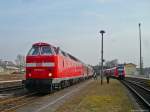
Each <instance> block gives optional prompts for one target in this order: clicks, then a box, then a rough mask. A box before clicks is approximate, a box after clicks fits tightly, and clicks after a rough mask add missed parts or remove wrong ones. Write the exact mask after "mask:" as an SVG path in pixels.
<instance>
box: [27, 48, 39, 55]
mask: <svg viewBox="0 0 150 112" xmlns="http://www.w3.org/2000/svg"><path fill="white" fill-rule="evenodd" d="M39 54H40V48H39V47H38V46H34V47H32V48H31V49H30V51H29V53H28V55H39Z"/></svg>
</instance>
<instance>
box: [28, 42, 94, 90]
mask: <svg viewBox="0 0 150 112" xmlns="http://www.w3.org/2000/svg"><path fill="white" fill-rule="evenodd" d="M92 74H93V69H92V68H91V67H89V66H86V65H85V64H83V63H82V62H81V61H80V60H78V59H77V58H75V57H74V56H72V55H70V54H69V53H66V52H64V51H62V50H61V49H60V48H57V47H54V46H52V45H50V44H48V43H35V44H33V45H32V48H31V49H30V51H29V53H28V54H27V56H26V80H25V87H26V88H27V89H28V90H33V89H37V90H41V89H42V90H52V89H53V88H56V87H57V88H61V87H64V86H66V85H72V84H73V83H75V82H77V81H79V80H81V79H82V80H83V79H86V78H89V77H91V76H92Z"/></svg>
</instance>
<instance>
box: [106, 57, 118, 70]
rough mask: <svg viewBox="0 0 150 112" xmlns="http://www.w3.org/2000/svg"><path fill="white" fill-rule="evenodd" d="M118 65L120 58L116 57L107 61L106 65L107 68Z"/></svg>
mask: <svg viewBox="0 0 150 112" xmlns="http://www.w3.org/2000/svg"><path fill="white" fill-rule="evenodd" d="M117 65H118V60H117V59H114V60H111V61H106V63H105V66H107V68H111V67H115V66H117Z"/></svg>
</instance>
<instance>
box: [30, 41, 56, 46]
mask: <svg viewBox="0 0 150 112" xmlns="http://www.w3.org/2000/svg"><path fill="white" fill-rule="evenodd" d="M33 46H52V47H54V46H53V45H50V44H48V43H44V42H38V43H35V44H33Z"/></svg>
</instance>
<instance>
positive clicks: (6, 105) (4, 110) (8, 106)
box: [0, 92, 38, 112]
mask: <svg viewBox="0 0 150 112" xmlns="http://www.w3.org/2000/svg"><path fill="white" fill-rule="evenodd" d="M36 94H37V92H33V93H28V94H26V95H23V96H19V97H14V98H9V99H6V100H4V101H1V102H0V112H10V111H14V110H15V109H17V108H19V107H21V106H23V105H25V104H27V103H29V102H31V101H33V100H34V99H36V98H37V97H38V95H36Z"/></svg>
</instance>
